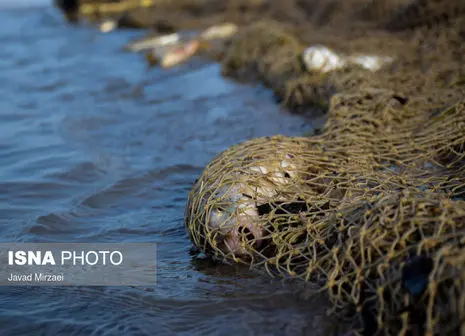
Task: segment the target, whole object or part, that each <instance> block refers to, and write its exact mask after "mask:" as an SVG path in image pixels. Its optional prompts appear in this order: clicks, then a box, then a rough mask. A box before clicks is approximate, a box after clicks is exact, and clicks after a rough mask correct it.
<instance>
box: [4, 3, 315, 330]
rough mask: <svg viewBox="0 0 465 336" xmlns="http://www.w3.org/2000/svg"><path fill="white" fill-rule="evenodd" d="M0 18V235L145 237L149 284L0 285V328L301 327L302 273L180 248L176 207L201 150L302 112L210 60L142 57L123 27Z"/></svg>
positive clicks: (302, 126)
mask: <svg viewBox="0 0 465 336" xmlns="http://www.w3.org/2000/svg"><path fill="white" fill-rule="evenodd" d="M0 25H1V26H2V27H1V29H0V44H1V45H2V48H0V85H1V87H2V90H1V91H0V114H1V120H2V123H1V124H0V167H1V168H0V172H1V176H2V180H1V181H0V235H1V236H0V237H1V239H2V240H3V241H34V242H122V241H131V242H138V241H153V242H157V243H158V246H159V251H158V256H157V259H158V260H157V261H158V274H157V284H156V285H155V286H154V287H153V288H146V289H141V288H101V287H95V288H85V287H59V288H56V287H53V288H52V287H18V288H14V287H3V288H1V289H0V292H1V296H0V303H1V304H0V326H1V329H2V332H1V334H2V335H57V334H64V335H65V334H66V335H118V334H124V335H157V334H171V333H173V334H180V335H195V334H199V335H200V334H202V335H207V334H211V335H213V334H214V335H230V334H233V333H238V334H254V335H258V334H263V335H265V334H266V335H269V334H289V335H298V334H315V333H316V330H317V326H318V325H319V323H320V322H318V321H319V320H318V319H320V320H321V316H320V315H321V314H322V313H323V312H324V309H323V308H322V305H321V303H312V302H310V301H306V300H302V299H301V298H300V297H301V292H302V291H306V290H307V289H306V288H305V286H303V285H302V284H300V285H295V284H294V285H292V284H283V283H281V282H279V281H276V280H272V279H269V278H268V277H267V276H263V275H260V274H256V273H252V272H250V271H248V270H247V269H244V268H240V267H232V266H226V265H218V264H215V263H212V262H211V261H208V260H203V259H198V258H197V257H193V256H191V255H190V254H189V248H190V242H189V241H188V239H187V236H186V233H185V231H184V228H183V218H182V217H183V211H184V206H185V203H186V198H187V194H188V192H189V189H190V187H191V184H192V183H193V181H194V180H195V178H196V177H197V176H198V175H199V174H200V172H201V171H202V169H203V167H204V166H205V165H206V164H207V163H208V162H209V161H210V160H211V159H212V157H213V156H214V155H216V154H217V153H219V152H220V151H222V150H224V149H226V148H227V147H229V146H231V145H232V144H234V143H237V142H239V141H243V140H246V139H251V138H254V137H258V136H265V135H273V134H278V133H280V134H285V135H300V134H302V133H304V132H306V131H309V130H311V123H310V122H309V121H308V120H304V119H303V118H302V117H299V116H295V115H291V114H289V113H287V112H286V111H284V110H282V109H281V108H280V107H278V106H276V104H274V102H273V99H272V96H271V93H270V92H268V91H267V90H265V89H263V88H262V87H260V86H252V85H243V84H237V83H234V82H232V81H230V80H228V79H225V78H222V77H221V76H220V68H219V65H218V64H211V63H206V62H205V61H204V60H201V59H195V60H194V61H193V62H192V63H190V64H188V65H185V66H182V67H180V68H177V69H173V70H167V71H161V70H157V69H150V70H149V69H147V68H146V66H145V64H144V63H143V62H142V60H141V56H140V55H134V54H128V53H124V52H123V51H121V46H122V45H124V43H125V42H127V40H128V39H129V38H131V37H134V36H136V35H137V34H140V33H137V32H131V31H120V32H116V33H112V34H108V35H104V34H102V33H100V32H98V31H97V30H94V29H91V28H88V27H79V28H76V27H70V26H67V25H66V24H65V23H64V22H63V20H62V19H61V17H60V16H59V15H58V14H57V13H56V12H55V11H54V10H53V9H52V8H50V7H44V8H41V9H34V10H26V9H23V10H14V11H12V10H11V11H7V10H3V11H0Z"/></svg>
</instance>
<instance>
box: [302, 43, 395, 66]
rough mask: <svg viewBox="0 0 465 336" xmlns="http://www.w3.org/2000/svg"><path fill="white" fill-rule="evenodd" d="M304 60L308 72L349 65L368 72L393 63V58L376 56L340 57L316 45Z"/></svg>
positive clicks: (309, 50)
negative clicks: (357, 66) (354, 65)
mask: <svg viewBox="0 0 465 336" xmlns="http://www.w3.org/2000/svg"><path fill="white" fill-rule="evenodd" d="M302 59H303V62H304V64H305V67H306V68H307V70H308V71H319V72H329V71H333V70H337V69H341V68H343V67H345V66H347V65H349V64H357V65H359V66H361V67H363V68H365V69H367V70H371V71H377V70H379V69H380V68H381V67H382V66H383V65H385V64H387V63H391V62H392V61H393V59H392V57H382V56H375V55H351V56H344V55H339V54H337V53H336V52H334V51H333V50H331V49H329V48H327V47H325V46H323V45H314V46H311V47H309V48H307V49H306V50H305V51H304V53H303V55H302Z"/></svg>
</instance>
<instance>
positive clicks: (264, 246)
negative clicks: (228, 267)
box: [186, 89, 465, 334]
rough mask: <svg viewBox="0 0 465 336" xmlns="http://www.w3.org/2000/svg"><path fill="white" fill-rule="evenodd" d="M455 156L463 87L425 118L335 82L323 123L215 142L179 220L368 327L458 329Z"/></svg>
mask: <svg viewBox="0 0 465 336" xmlns="http://www.w3.org/2000/svg"><path fill="white" fill-rule="evenodd" d="M464 160H465V101H463V100H462V101H460V102H458V103H456V104H454V105H452V106H451V107H449V108H447V109H445V110H443V111H442V112H441V113H437V114H436V115H435V117H434V118H425V116H424V115H422V114H416V113H414V112H412V111H411V110H410V109H408V108H407V107H406V100H405V98H403V97H402V96H398V95H396V94H395V93H393V92H392V91H389V90H379V89H364V90H359V91H357V92H356V93H341V94H336V95H335V96H334V97H332V99H331V103H330V108H329V113H328V121H327V123H326V125H325V128H324V131H323V134H322V135H320V136H315V137H310V138H305V137H284V136H274V137H266V138H258V139H254V140H251V141H248V142H245V143H241V144H238V145H235V146H233V147H231V148H230V149H228V150H226V151H224V152H223V153H221V154H220V155H218V157H216V158H215V159H214V160H213V161H212V162H211V163H210V164H209V165H208V166H207V167H206V169H205V171H204V173H203V174H202V176H201V177H200V178H199V180H198V181H197V182H196V184H195V186H194V187H193V189H192V192H191V194H190V197H189V202H188V205H187V208H186V226H187V229H188V231H189V232H190V235H191V239H192V241H193V242H194V244H195V245H197V246H198V247H200V248H201V249H202V250H203V251H205V252H206V253H209V254H212V255H214V256H215V257H217V258H220V259H222V260H224V261H226V262H239V263H244V264H246V265H250V266H251V267H253V268H260V269H265V270H266V271H268V272H269V274H271V275H272V276H283V277H299V278H302V279H304V280H306V281H313V282H315V283H317V284H319V285H320V286H321V287H322V288H323V289H326V290H328V292H329V294H330V297H331V300H332V302H333V303H334V311H336V312H338V311H345V312H346V313H347V311H348V310H350V309H351V307H352V308H353V311H354V313H355V314H356V316H358V317H359V324H358V327H360V328H364V329H365V330H369V329H370V328H372V329H373V330H382V331H383V332H385V333H387V334H397V333H399V332H409V331H410V332H415V331H418V330H420V329H421V331H422V333H428V334H438V333H445V332H446V333H447V332H451V333H452V332H457V331H460V333H461V334H463V333H462V331H463V332H465V322H464V321H465V320H464V319H465V315H464V309H465V306H464V303H465V301H464V300H465V294H463V291H462V289H463V280H464V276H465V264H464V263H463V261H464V260H463V258H464V254H463V253H462V249H464V248H465V247H464V245H463V243H465V238H464V237H465V236H464V233H465V231H464V226H465V202H464V201H463V200H462V198H463V196H464V194H465V188H464V187H465V174H464V167H465V166H464V162H465V161H464ZM415 328H417V329H418V328H419V329H418V330H416V329H415Z"/></svg>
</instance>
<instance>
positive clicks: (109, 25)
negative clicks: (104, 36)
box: [99, 20, 118, 33]
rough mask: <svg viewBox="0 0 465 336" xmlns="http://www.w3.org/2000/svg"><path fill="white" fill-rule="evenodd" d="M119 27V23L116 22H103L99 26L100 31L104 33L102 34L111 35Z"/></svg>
mask: <svg viewBox="0 0 465 336" xmlns="http://www.w3.org/2000/svg"><path fill="white" fill-rule="evenodd" d="M117 26H118V23H117V22H116V21H114V20H105V21H103V22H102V23H101V24H100V26H99V30H100V31H101V32H102V33H109V32H111V31H113V30H115V28H116V27H117Z"/></svg>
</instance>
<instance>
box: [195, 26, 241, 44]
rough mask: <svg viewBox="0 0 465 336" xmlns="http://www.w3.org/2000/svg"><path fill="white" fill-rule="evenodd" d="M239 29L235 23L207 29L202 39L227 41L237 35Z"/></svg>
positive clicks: (202, 34)
mask: <svg viewBox="0 0 465 336" xmlns="http://www.w3.org/2000/svg"><path fill="white" fill-rule="evenodd" d="M238 30H239V27H238V26H237V25H235V24H234V23H225V24H221V25H217V26H212V27H210V28H207V29H206V30H204V31H203V32H202V33H201V34H200V38H201V39H204V40H217V39H227V38H230V37H232V36H233V35H234V34H236V33H237V32H238Z"/></svg>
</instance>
